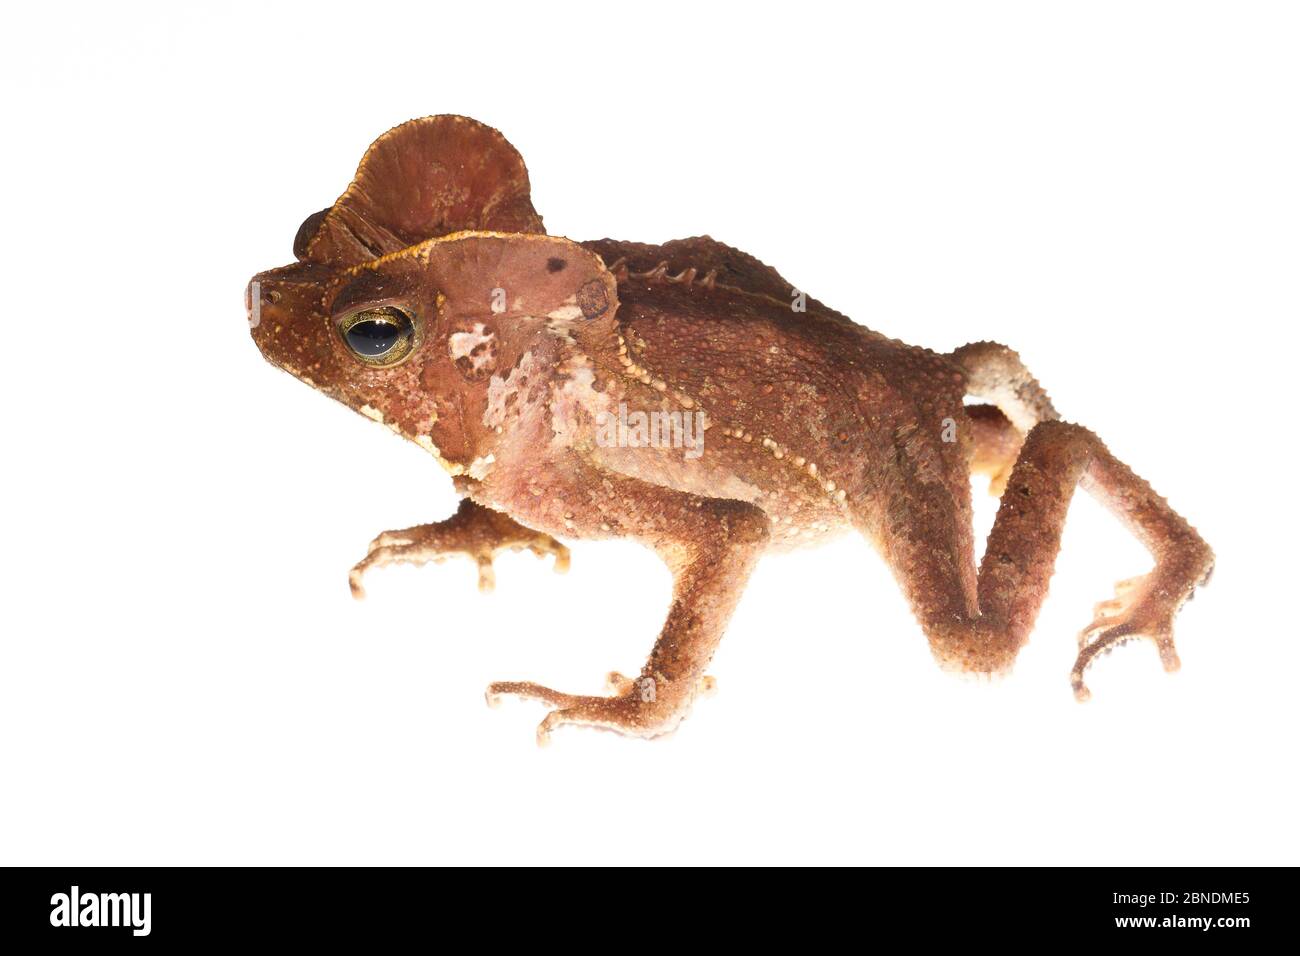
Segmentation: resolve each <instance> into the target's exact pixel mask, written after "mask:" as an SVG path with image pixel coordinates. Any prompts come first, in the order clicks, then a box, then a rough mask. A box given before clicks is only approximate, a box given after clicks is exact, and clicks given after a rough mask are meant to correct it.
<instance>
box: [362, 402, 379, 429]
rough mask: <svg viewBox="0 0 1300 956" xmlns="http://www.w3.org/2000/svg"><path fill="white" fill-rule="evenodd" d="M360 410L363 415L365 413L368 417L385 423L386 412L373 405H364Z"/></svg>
mask: <svg viewBox="0 0 1300 956" xmlns="http://www.w3.org/2000/svg"><path fill="white" fill-rule="evenodd" d="M360 412H361V414H362V415H365V416H366V418H369V419H371V420H373V421H376V422H379V423H380V424H381V425H382V424H383V423H384V413H383V412H381V411H380V410H379V409H377V408H375V407H374V406H373V405H362V406H361V408H360Z"/></svg>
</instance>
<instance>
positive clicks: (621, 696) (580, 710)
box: [486, 673, 717, 747]
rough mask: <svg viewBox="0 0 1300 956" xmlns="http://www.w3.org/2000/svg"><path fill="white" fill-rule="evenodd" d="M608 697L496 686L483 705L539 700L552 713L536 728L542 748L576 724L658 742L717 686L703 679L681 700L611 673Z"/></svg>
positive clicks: (656, 685) (519, 684) (656, 684)
mask: <svg viewBox="0 0 1300 956" xmlns="http://www.w3.org/2000/svg"><path fill="white" fill-rule="evenodd" d="M605 686H606V688H607V689H608V690H609V691H610V692H611V696H608V697H595V696H585V695H580V694H565V693H561V692H560V691H557V690H552V689H551V688H549V687H543V686H542V685H541V684H534V683H533V682H531V681H498V682H497V683H495V684H489V685H488V689H487V695H486V697H487V702H488V706H489V707H495V706H497V705H498V704H499V703H500V702H501V698H502V697H505V696H507V695H508V696H512V697H519V698H522V699H524V700H540V701H542V702H543V703H546V704H549V705H550V706H551V707H554V708H555V709H554V710H552V711H551V712H550V713H549V714H547V715H546V717H545V718H544V719H543V720H542V722H541V723H540V724H539V725H538V726H537V743H538V745H539V746H543V747H545V746H546V745H547V744H549V743H550V742H551V732H552V731H553V730H555V728H557V727H560V726H562V725H564V724H580V725H585V726H588V727H601V728H604V729H605V730H613V731H617V732H618V733H620V734H626V735H627V736H630V737H658V736H660V735H662V734H667V733H671V732H672V731H673V730H675V729H676V727H677V725H678V724H679V723H681V721H682V718H684V717H685V716H686V713H687V712H688V711H689V710H690V705H691V702H692V700H693V699H694V698H695V697H696V696H708V695H711V694H712V693H713V691H714V690H715V688H716V686H717V684H716V682H715V681H714V679H713V678H712V677H708V676H706V677H702V678H700V679H699V680H698V681H696V682H695V683H694V684H693V686H692V687H691V688H690V692H689V693H687V694H682V693H680V692H678V691H677V689H676V688H674V687H672V686H671V685H669V684H668V682H666V681H663V680H656V679H655V678H653V677H638V678H628V677H624V676H623V675H622V674H618V673H611V674H609V676H608V677H606V679H605Z"/></svg>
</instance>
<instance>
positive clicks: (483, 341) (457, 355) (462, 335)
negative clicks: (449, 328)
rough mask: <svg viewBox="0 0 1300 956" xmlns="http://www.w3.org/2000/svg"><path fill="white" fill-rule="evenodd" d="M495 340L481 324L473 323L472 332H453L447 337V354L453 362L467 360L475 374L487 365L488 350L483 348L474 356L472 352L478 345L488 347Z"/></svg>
mask: <svg viewBox="0 0 1300 956" xmlns="http://www.w3.org/2000/svg"><path fill="white" fill-rule="evenodd" d="M495 338H496V336H495V335H493V334H492V333H491V332H488V331H487V326H485V325H484V324H483V323H482V322H475V323H474V331H473V332H453V333H452V334H451V335H449V336H448V337H447V352H448V354H450V355H451V360H452V361H453V362H455V361H458V360H460V359H463V358H467V359H469V361H470V364H471V365H472V366H473V367H474V371H476V372H477V371H480V370H482V368H483V366H484V365H486V364H487V362H488V360H489V349H487V348H486V347H485V348H483V349H481V350H480V351H479V352H478V354H475V353H474V350H475V349H476V348H478V347H479V346H480V345H483V346H487V345H490V344H491V343H492V341H493V339H495Z"/></svg>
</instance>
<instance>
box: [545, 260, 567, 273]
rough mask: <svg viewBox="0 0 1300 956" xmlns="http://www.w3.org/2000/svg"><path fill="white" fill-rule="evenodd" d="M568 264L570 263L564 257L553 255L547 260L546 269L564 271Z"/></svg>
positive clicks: (548, 270)
mask: <svg viewBox="0 0 1300 956" xmlns="http://www.w3.org/2000/svg"><path fill="white" fill-rule="evenodd" d="M567 265H568V263H567V262H565V261H564V260H563V259H561V258H559V257H558V256H552V257H551V258H549V259H547V260H546V271H547V272H563V271H564V267H565V266H567Z"/></svg>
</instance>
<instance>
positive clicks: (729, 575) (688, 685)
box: [487, 474, 770, 744]
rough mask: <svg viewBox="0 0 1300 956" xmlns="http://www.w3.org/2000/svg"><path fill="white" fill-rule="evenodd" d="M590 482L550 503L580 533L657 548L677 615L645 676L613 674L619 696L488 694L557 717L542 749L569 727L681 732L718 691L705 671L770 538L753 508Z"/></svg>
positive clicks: (643, 486) (541, 739)
mask: <svg viewBox="0 0 1300 956" xmlns="http://www.w3.org/2000/svg"><path fill="white" fill-rule="evenodd" d="M589 477H590V479H591V480H590V481H583V482H580V483H577V484H574V485H573V486H571V487H570V488H569V489H567V492H568V493H567V494H566V493H565V491H558V492H557V493H556V494H555V495H554V496H553V497H552V498H551V500H552V501H562V502H564V504H563V505H561V507H562V508H564V509H567V510H566V511H565V517H564V518H563V520H565V521H567V522H569V524H570V525H572V526H573V527H574V528H575V529H576V530H577V533H579V534H582V533H583V532H584V531H587V532H588V533H591V534H592V535H593V536H597V535H599V534H601V533H603V534H606V535H608V534H617V533H622V534H626V535H629V536H632V537H635V538H637V539H638V540H640V541H642V542H644V543H645V544H647V545H649V546H650V547H652V548H653V549H654V550H655V551H656V553H658V554H659V556H660V557H661V558H663V560H664V561H665V563H667V565H668V567H669V570H671V571H672V574H673V599H672V606H671V607H670V608H669V611H668V619H667V620H666V621H665V622H664V625H663V629H662V630H661V631H660V633H659V639H658V640H657V641H656V642H655V645H654V648H653V649H652V650H651V652H650V657H649V659H648V660H647V661H646V663H645V666H644V667H642V668H641V673H640V675H639V676H638V677H636V678H633V679H631V680H629V679H627V678H623V677H621V676H619V675H611V679H610V681H609V687H610V689H611V690H613V692H614V693H613V694H612V695H611V696H584V695H577V694H564V693H560V692H559V691H555V690H551V689H550V688H549V687H543V686H541V685H539V684H534V683H531V682H516V681H507V682H501V683H495V684H492V685H491V686H489V687H488V690H487V698H488V702H489V703H490V704H495V703H496V702H497V700H499V699H500V698H501V697H502V696H503V695H507V694H510V695H514V696H517V697H524V698H530V699H533V700H540V701H543V702H545V703H547V704H549V705H551V706H552V707H554V708H555V709H554V710H552V711H551V712H550V713H549V714H547V715H546V718H545V719H544V720H543V721H542V723H541V725H540V726H539V727H538V728H537V740H538V743H540V744H545V743H547V742H548V740H549V737H550V733H551V731H552V730H554V729H555V728H556V727H559V726H561V725H562V724H585V725H588V726H592V727H603V728H606V729H609V730H615V731H618V732H620V733H624V734H629V735H633V736H640V737H654V736H658V735H660V734H664V733H668V732H669V731H671V730H673V729H674V728H675V727H676V726H677V724H678V723H680V722H681V720H682V718H683V717H685V716H686V714H687V713H688V712H689V711H690V708H691V704H692V702H693V701H694V699H695V697H696V696H697V695H698V694H700V693H703V692H707V691H708V690H709V689H710V687H711V681H710V680H709V679H708V678H706V677H705V675H704V670H705V668H706V667H707V666H708V664H709V661H710V659H711V658H712V657H713V652H714V650H715V649H716V648H717V646H718V642H719V641H720V640H721V638H722V634H723V631H724V629H725V628H726V624H727V620H728V619H729V618H730V617H731V612H732V610H733V609H734V608H735V606H736V602H737V601H738V600H739V599H740V594H741V592H742V591H743V590H744V587H745V582H746V581H747V580H748V579H749V575H750V573H751V572H752V571H753V569H754V565H755V564H756V563H757V562H758V558H759V556H760V555H761V554H762V552H763V550H764V548H765V547H766V546H767V542H768V537H769V534H770V529H769V525H768V520H767V516H766V515H765V514H764V513H763V511H762V509H760V508H757V507H755V506H754V505H751V504H748V503H746V502H742V501H732V500H727V499H720V498H703V497H700V496H699V495H694V494H688V493H686V492H681V491H674V490H671V489H668V488H662V487H659V486H657V485H651V484H648V483H646V482H642V481H638V480H636V479H630V478H621V477H616V476H600V475H594V474H593V475H589ZM525 517H526V518H531V516H525Z"/></svg>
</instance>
